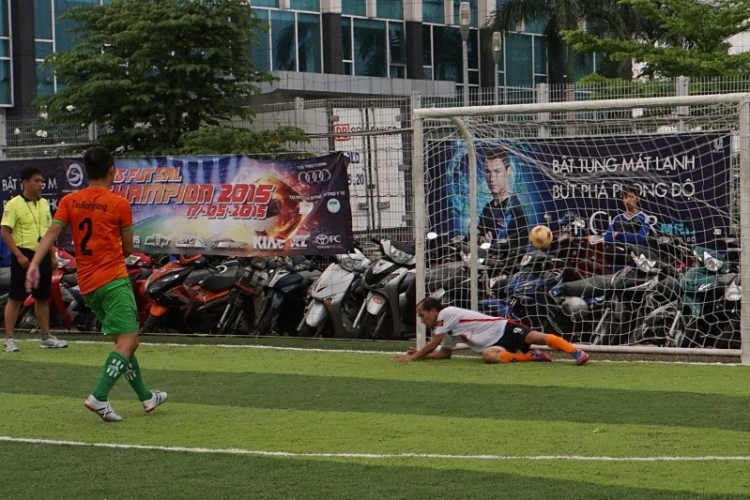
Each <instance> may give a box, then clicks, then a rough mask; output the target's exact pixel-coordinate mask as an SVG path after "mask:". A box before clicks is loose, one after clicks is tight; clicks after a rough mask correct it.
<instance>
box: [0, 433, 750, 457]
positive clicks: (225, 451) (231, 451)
mask: <svg viewBox="0 0 750 500" xmlns="http://www.w3.org/2000/svg"><path fill="white" fill-rule="evenodd" d="M0 442H5V443H23V444H39V445H53V446H80V447H87V448H114V449H121V450H148V451H169V452H175V453H197V454H222V455H251V456H262V457H290V458H362V459H375V460H382V459H394V458H395V459H409V458H414V459H439V460H496V461H510V460H537V461H542V460H545V461H555V460H557V461H577V462H709V461H710V462H719V461H727V462H748V461H750V456H748V455H734V456H731V455H730V456H717V455H706V456H697V457H691V456H657V457H607V456H601V457H587V456H581V455H453V454H441V453H294V452H289V451H264V450H244V449H241V448H186V447H183V446H152V445H142V444H122V443H85V442H82V441H59V440H54V439H35V438H16V437H12V436H0Z"/></svg>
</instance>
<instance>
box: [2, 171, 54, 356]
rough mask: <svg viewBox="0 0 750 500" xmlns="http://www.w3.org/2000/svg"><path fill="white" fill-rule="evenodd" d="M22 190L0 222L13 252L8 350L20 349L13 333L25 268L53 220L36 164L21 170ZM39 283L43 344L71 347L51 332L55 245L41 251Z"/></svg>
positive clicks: (22, 294)
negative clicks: (50, 304)
mask: <svg viewBox="0 0 750 500" xmlns="http://www.w3.org/2000/svg"><path fill="white" fill-rule="evenodd" d="M20 178H21V194H19V195H18V196H15V197H13V198H12V199H11V200H10V201H8V203H7V204H6V205H5V208H4V209H3V218H2V222H0V225H2V229H0V234H2V240H3V242H4V243H5V245H6V246H7V248H8V251H9V252H10V290H9V291H8V302H7V303H6V304H5V343H4V344H5V345H4V349H3V350H4V351H5V352H17V351H18V346H17V345H16V342H15V338H14V337H13V334H14V333H15V327H16V321H17V319H18V311H19V310H20V308H21V304H22V303H23V301H24V299H26V296H27V295H28V294H27V293H26V287H25V281H26V270H27V269H28V266H29V262H30V260H31V258H32V257H33V256H34V254H35V253H39V250H38V246H39V240H40V239H41V238H42V235H43V234H44V232H45V231H46V230H47V228H49V226H50V224H52V214H51V212H50V208H49V203H48V202H47V200H45V199H44V198H43V197H42V190H43V189H44V178H43V177H42V171H41V170H40V169H39V168H37V167H33V166H30V167H25V168H24V169H23V170H21V175H20ZM41 256H42V257H44V260H43V261H41V262H42V265H41V267H40V269H41V278H40V281H39V283H40V286H39V287H38V288H37V289H36V290H34V292H33V294H32V296H33V297H34V314H35V315H36V319H37V322H38V323H39V333H40V335H41V337H42V343H41V347H42V348H45V349H60V348H65V347H68V344H67V343H66V342H63V341H62V340H59V339H58V338H57V337H55V336H54V335H50V333H49V300H50V294H51V290H52V269H57V256H56V252H55V249H54V248H50V250H49V252H45V253H44V254H42V255H41Z"/></svg>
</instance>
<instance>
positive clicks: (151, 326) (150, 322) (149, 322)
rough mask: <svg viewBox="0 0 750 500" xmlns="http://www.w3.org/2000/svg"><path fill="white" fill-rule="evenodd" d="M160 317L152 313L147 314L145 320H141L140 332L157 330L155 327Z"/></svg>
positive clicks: (154, 331)
mask: <svg viewBox="0 0 750 500" xmlns="http://www.w3.org/2000/svg"><path fill="white" fill-rule="evenodd" d="M160 319H161V318H160V317H159V316H154V315H153V314H149V315H148V318H146V321H144V322H143V326H142V327H141V333H156V332H158V331H159V329H158V328H157V325H158V323H159V320H160Z"/></svg>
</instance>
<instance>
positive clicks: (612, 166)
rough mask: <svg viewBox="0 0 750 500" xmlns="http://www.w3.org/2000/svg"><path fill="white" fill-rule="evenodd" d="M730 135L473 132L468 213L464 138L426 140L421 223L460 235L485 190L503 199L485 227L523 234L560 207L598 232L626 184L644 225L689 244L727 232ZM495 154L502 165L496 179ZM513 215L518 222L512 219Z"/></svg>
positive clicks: (484, 204)
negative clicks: (507, 135)
mask: <svg viewBox="0 0 750 500" xmlns="http://www.w3.org/2000/svg"><path fill="white" fill-rule="evenodd" d="M731 137H732V136H731V133H730V132H729V131H720V132H707V133H679V134H674V133H672V134H654V135H647V136H644V135H638V136H598V137H585V138H546V139H519V140H506V139H502V140H501V139H494V140H483V141H478V143H477V163H478V165H477V169H478V185H479V200H478V201H479V203H478V211H479V213H477V214H470V213H469V198H468V193H469V189H468V186H469V179H468V166H467V165H468V163H467V159H466V158H467V156H466V149H465V145H464V143H463V142H462V141H441V142H435V143H433V144H432V145H430V149H431V150H430V151H429V152H428V155H427V157H428V158H429V159H430V160H429V161H430V164H429V165H428V170H427V175H428V178H427V179H426V183H427V185H428V186H430V189H429V190H428V194H427V196H428V204H429V212H428V213H429V214H430V225H431V229H432V230H434V231H437V232H438V233H439V234H450V235H451V236H455V235H467V234H468V232H469V224H470V223H471V221H472V220H474V221H476V223H477V224H480V225H481V224H482V223H483V222H482V221H483V220H485V218H486V214H487V211H488V207H492V204H493V199H495V198H498V199H499V198H502V197H504V198H506V199H507V200H508V202H506V203H505V205H504V206H502V207H501V209H502V213H501V214H499V215H498V214H495V220H496V221H498V222H497V228H496V231H495V232H496V233H498V234H499V235H501V236H503V237H505V236H506V234H505V233H506V232H508V230H509V229H508V228H510V229H511V230H517V231H520V232H521V233H523V232H526V234H527V233H528V230H529V228H532V227H534V226H535V225H537V224H544V225H547V226H549V227H550V228H551V229H552V230H553V231H555V230H557V226H558V221H560V220H561V219H564V218H565V217H566V216H569V215H570V214H575V215H576V216H578V217H580V218H583V219H585V220H586V222H587V225H588V228H589V230H590V231H591V232H592V233H593V234H601V233H603V232H604V231H606V229H607V227H608V226H609V224H610V223H611V221H612V219H613V218H614V217H615V216H616V215H618V214H620V213H622V212H623V211H624V206H623V201H622V194H623V189H624V188H626V187H629V188H633V189H635V191H636V193H637V194H638V195H639V197H640V208H641V210H642V211H643V212H644V213H645V214H646V215H647V217H648V219H649V222H650V224H651V227H652V228H654V229H655V230H657V231H659V232H661V233H663V234H670V235H676V236H680V237H682V238H683V239H684V241H685V242H686V243H689V244H706V243H710V242H712V241H714V240H717V239H721V238H726V237H727V236H728V235H729V229H730V205H731V180H732V179H731V168H730V166H731V150H730V149H731V148H730V144H731ZM497 158H504V159H501V160H497ZM496 164H505V165H506V170H503V173H502V177H501V178H500V181H498V180H497V179H496V178H495V177H494V176H496V173H493V171H494V170H493V169H494V167H493V165H496ZM501 181H502V182H501ZM498 186H499V187H498ZM503 190H504V191H505V192H507V193H503V194H502V195H497V194H496V193H493V191H496V192H498V191H503ZM497 205H498V206H500V204H497ZM501 209H500V208H499V209H498V210H497V211H498V212H499V211H501ZM519 219H520V220H522V221H523V223H522V224H523V226H524V227H521V228H518V227H513V220H519ZM480 232H481V228H480Z"/></svg>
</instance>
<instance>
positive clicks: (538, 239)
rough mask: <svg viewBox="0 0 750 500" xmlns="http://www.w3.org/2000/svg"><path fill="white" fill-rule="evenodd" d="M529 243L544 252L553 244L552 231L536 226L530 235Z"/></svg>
mask: <svg viewBox="0 0 750 500" xmlns="http://www.w3.org/2000/svg"><path fill="white" fill-rule="evenodd" d="M529 242H530V243H531V244H532V245H533V246H534V248H537V249H539V250H544V249H545V248H547V247H548V246H549V244H550V243H552V231H550V230H549V228H548V227H547V226H536V227H535V228H534V229H532V230H531V232H530V233H529Z"/></svg>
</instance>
